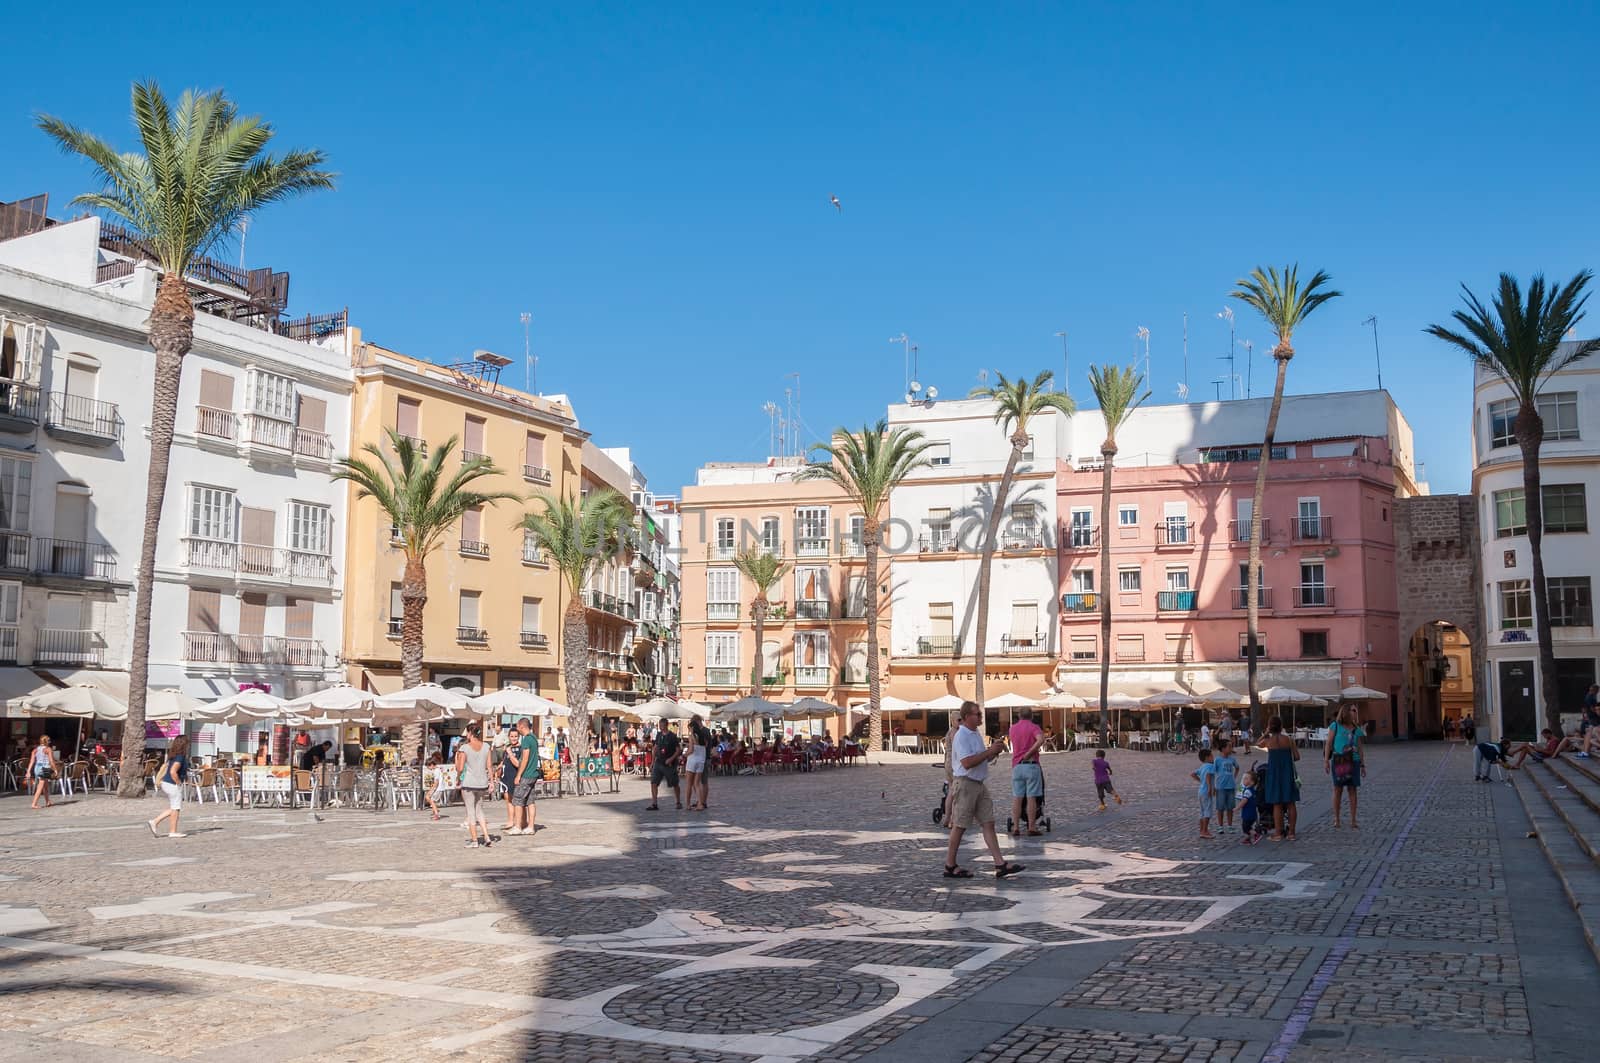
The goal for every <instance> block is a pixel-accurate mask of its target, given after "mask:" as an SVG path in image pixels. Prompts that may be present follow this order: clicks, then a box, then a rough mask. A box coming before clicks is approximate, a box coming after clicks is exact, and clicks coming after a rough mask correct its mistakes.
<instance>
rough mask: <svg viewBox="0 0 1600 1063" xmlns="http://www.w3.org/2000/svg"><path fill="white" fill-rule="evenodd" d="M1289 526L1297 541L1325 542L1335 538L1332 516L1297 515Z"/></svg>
mask: <svg viewBox="0 0 1600 1063" xmlns="http://www.w3.org/2000/svg"><path fill="white" fill-rule="evenodd" d="M1289 528H1290V530H1291V531H1292V532H1293V534H1294V541H1295V542H1297V543H1325V542H1327V541H1328V540H1329V539H1332V538H1333V518H1332V517H1321V516H1318V517H1296V518H1295V519H1294V520H1293V521H1291V522H1290V524H1289Z"/></svg>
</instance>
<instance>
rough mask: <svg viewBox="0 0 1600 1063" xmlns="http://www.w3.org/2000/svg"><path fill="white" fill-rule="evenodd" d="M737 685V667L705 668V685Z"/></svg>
mask: <svg viewBox="0 0 1600 1063" xmlns="http://www.w3.org/2000/svg"><path fill="white" fill-rule="evenodd" d="M738 685H739V669H737V668H707V669H706V686H708V687H736V686H738Z"/></svg>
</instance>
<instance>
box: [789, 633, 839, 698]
mask: <svg viewBox="0 0 1600 1063" xmlns="http://www.w3.org/2000/svg"><path fill="white" fill-rule="evenodd" d="M828 661H829V658H828V633H827V632H826V631H797V632H795V635H794V681H795V684H796V685H797V686H827V685H828V681H829V680H830V679H831V678H832V676H831V673H832V671H833V669H832V668H831V667H830V666H829V663H828Z"/></svg>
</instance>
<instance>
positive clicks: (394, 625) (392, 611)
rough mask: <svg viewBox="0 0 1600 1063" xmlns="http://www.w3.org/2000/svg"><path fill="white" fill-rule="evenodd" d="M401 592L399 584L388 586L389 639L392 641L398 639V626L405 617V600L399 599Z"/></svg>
mask: <svg viewBox="0 0 1600 1063" xmlns="http://www.w3.org/2000/svg"><path fill="white" fill-rule="evenodd" d="M401 590H402V588H401V585H400V584H398V583H391V584H389V637H390V638H392V639H397V638H399V637H400V625H401V623H402V622H404V620H405V615H406V604H405V599H404V598H403V597H401Z"/></svg>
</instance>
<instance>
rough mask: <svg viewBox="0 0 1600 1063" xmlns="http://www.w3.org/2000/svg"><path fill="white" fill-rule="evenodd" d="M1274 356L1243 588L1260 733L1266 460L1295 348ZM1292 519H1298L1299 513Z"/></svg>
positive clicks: (1282, 347)
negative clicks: (1258, 656)
mask: <svg viewBox="0 0 1600 1063" xmlns="http://www.w3.org/2000/svg"><path fill="white" fill-rule="evenodd" d="M1272 356H1273V357H1274V358H1276V359H1277V361H1278V379H1277V383H1275V384H1274V385H1273V388H1272V408H1271V409H1269V410H1268V411H1267V434H1266V438H1265V439H1264V440H1262V443H1261V457H1260V459H1259V460H1257V462H1256V491H1255V494H1254V495H1252V496H1251V498H1252V501H1251V503H1250V558H1249V572H1248V573H1247V574H1246V577H1245V589H1244V595H1245V601H1244V610H1245V612H1244V618H1245V619H1244V629H1245V640H1246V645H1245V661H1246V663H1245V668H1246V672H1247V674H1248V676H1249V679H1248V683H1249V689H1250V731H1251V733H1252V734H1260V733H1261V729H1262V724H1263V722H1264V721H1263V720H1262V718H1261V693H1260V684H1259V683H1258V682H1257V678H1256V651H1257V649H1259V646H1260V642H1261V603H1260V601H1259V600H1258V598H1259V596H1260V594H1261V507H1262V505H1263V503H1264V502H1265V500H1266V497H1267V463H1268V462H1270V461H1271V460H1272V440H1273V438H1274V437H1275V436H1276V435H1277V434H1278V411H1279V409H1281V408H1282V406H1283V383H1284V378H1285V377H1287V376H1288V374H1289V359H1290V358H1293V357H1294V351H1293V350H1291V349H1288V345H1287V344H1279V346H1278V349H1277V350H1275V351H1273V352H1272ZM1291 519H1294V520H1298V519H1299V514H1296V515H1295V516H1294V517H1293V518H1291Z"/></svg>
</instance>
